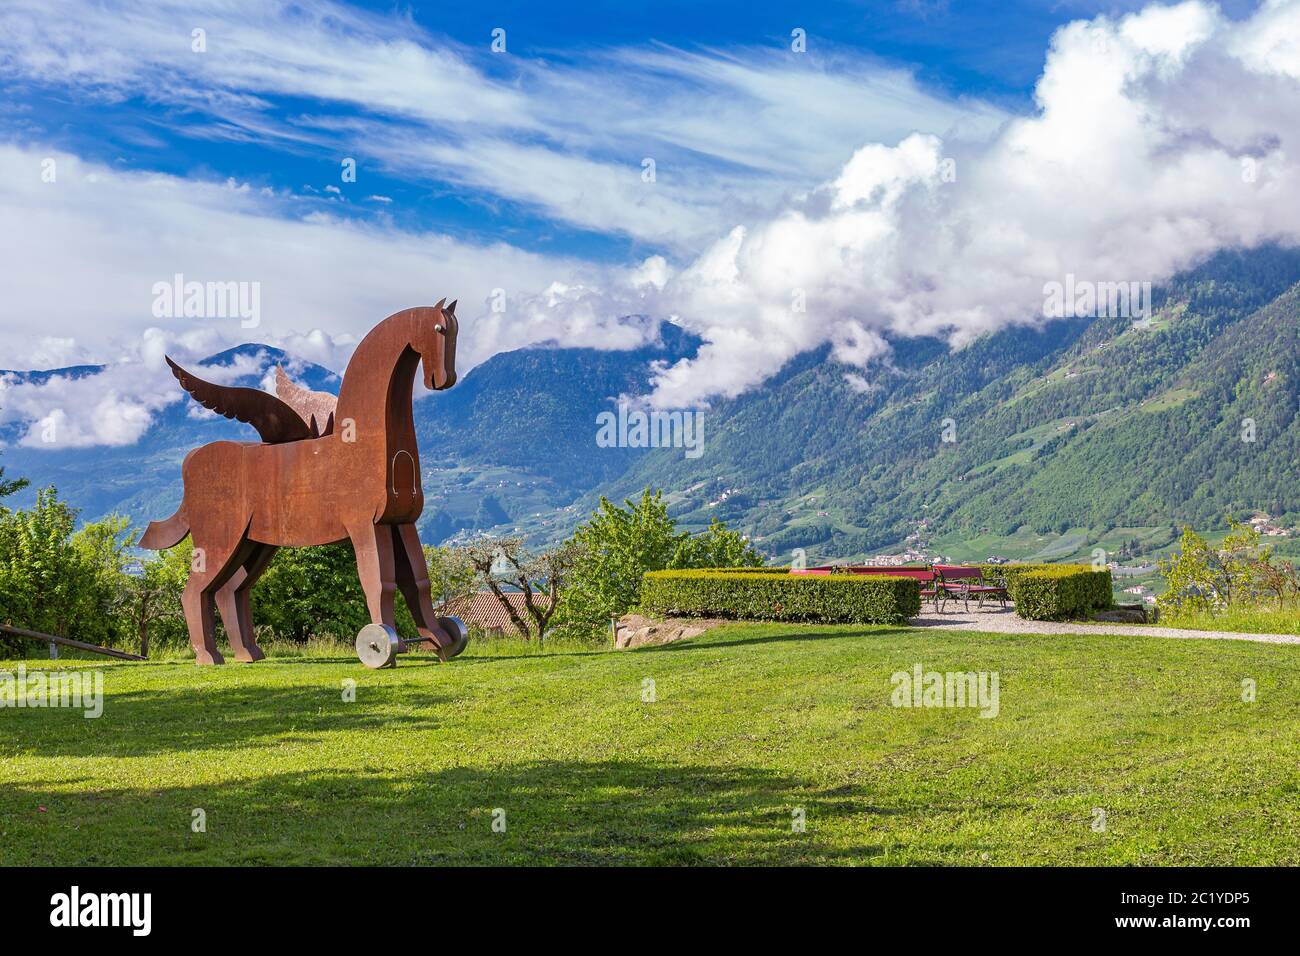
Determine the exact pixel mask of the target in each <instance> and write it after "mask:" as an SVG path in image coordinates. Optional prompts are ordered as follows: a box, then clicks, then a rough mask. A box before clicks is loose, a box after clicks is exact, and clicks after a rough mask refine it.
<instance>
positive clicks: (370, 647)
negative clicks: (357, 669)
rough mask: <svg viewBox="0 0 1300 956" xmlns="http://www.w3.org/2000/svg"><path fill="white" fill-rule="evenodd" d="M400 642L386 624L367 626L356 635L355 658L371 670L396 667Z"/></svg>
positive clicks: (395, 633) (394, 632)
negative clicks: (359, 659)
mask: <svg viewBox="0 0 1300 956" xmlns="http://www.w3.org/2000/svg"><path fill="white" fill-rule="evenodd" d="M401 646H402V641H401V639H400V638H399V637H398V636H397V632H396V631H395V630H393V629H392V628H391V627H389V626H388V625H386V624H367V625H366V626H365V627H363V628H362V629H361V630H360V631H359V632H358V633H357V657H359V658H361V663H363V664H365V665H366V666H367V667H369V668H371V669H372V670H377V669H379V668H381V667H396V666H397V652H398V651H399V650H400V649H401Z"/></svg>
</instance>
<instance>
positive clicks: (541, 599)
mask: <svg viewBox="0 0 1300 956" xmlns="http://www.w3.org/2000/svg"><path fill="white" fill-rule="evenodd" d="M502 596H503V597H505V599H506V600H507V601H509V602H510V604H511V606H512V607H513V608H514V609H515V613H516V614H518V615H519V617H520V618H521V619H522V620H524V621H529V618H528V608H527V606H526V605H525V604H524V595H523V592H522V591H503V592H502ZM550 603H551V599H550V598H549V597H547V596H546V595H545V594H534V595H533V605H534V606H535V607H548V606H549V605H550ZM439 613H441V614H446V615H450V616H451V617H458V618H460V619H461V620H462V621H464V622H465V624H466V625H468V626H469V627H472V628H476V629H478V630H481V631H485V632H487V633H488V634H491V635H494V636H500V635H502V634H505V633H506V632H508V631H510V632H513V631H514V630H515V626H514V624H513V623H512V622H511V620H510V615H509V614H507V613H506V609H505V608H504V607H503V606H502V604H501V601H500V599H499V598H497V596H496V595H495V594H493V593H492V592H491V591H478V592H476V593H474V594H471V595H470V596H469V597H462V598H455V599H453V600H451V601H448V602H447V603H446V604H444V605H443V606H442V607H441V608H439ZM529 623H532V622H531V621H529Z"/></svg>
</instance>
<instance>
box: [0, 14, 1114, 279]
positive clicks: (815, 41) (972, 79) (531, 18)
mask: <svg viewBox="0 0 1300 956" xmlns="http://www.w3.org/2000/svg"><path fill="white" fill-rule="evenodd" d="M350 6H351V7H352V8H354V9H357V10H365V11H369V12H371V13H373V14H374V15H375V16H376V17H377V18H382V19H386V20H389V21H390V22H393V23H395V24H399V23H401V22H402V21H403V20H404V19H407V18H409V20H410V21H411V22H412V23H413V24H415V25H417V26H418V28H419V29H420V30H421V31H424V33H423V40H424V41H425V42H427V43H429V44H430V45H431V46H432V45H434V44H437V43H439V42H441V41H450V42H452V43H454V44H456V45H457V49H458V52H459V53H460V54H461V55H462V56H464V57H465V59H466V60H467V61H468V62H471V63H473V64H474V66H475V67H477V68H478V69H480V70H482V72H483V73H484V74H485V75H486V76H490V77H494V78H497V79H499V80H500V81H501V82H503V83H507V84H509V83H512V82H516V81H517V80H518V78H519V76H520V64H519V61H520V60H524V61H528V62H529V64H532V65H536V64H543V65H544V64H554V65H562V66H567V67H573V68H577V69H581V68H582V64H583V63H584V60H585V59H586V58H589V57H593V56H600V55H602V54H604V53H607V52H608V51H610V50H616V49H619V48H633V49H655V48H663V47H667V48H672V49H675V50H681V51H699V52H704V53H707V54H719V55H726V54H728V52H733V53H738V54H739V55H741V56H746V57H749V56H751V55H752V54H753V53H754V52H755V50H756V49H758V50H766V51H768V52H772V53H779V54H781V55H784V54H785V53H786V51H787V50H788V47H789V45H790V42H791V30H792V29H793V28H795V27H801V28H803V29H804V30H806V31H807V33H808V35H809V41H808V47H809V50H808V56H807V57H806V59H807V61H808V63H809V64H810V69H814V70H815V69H822V68H826V69H830V70H832V71H833V70H834V69H835V66H834V64H835V63H836V62H837V61H839V60H846V61H848V62H853V63H855V64H856V65H857V66H858V67H859V68H867V67H869V66H872V65H878V66H880V67H887V68H894V69H900V70H905V71H907V72H909V73H911V74H913V75H914V76H915V77H916V80H917V86H918V88H919V89H924V90H927V91H929V92H931V93H932V94H933V95H935V96H936V97H941V98H944V99H950V100H955V99H959V98H961V97H976V98H979V99H981V100H985V101H987V102H989V103H990V104H996V105H997V106H999V107H1001V108H1003V109H1005V110H1007V111H1008V112H1021V111H1027V110H1029V109H1030V108H1031V95H1032V89H1033V85H1034V82H1035V81H1036V80H1037V78H1038V76H1039V74H1040V72H1041V70H1042V66H1043V56H1044V50H1045V49H1046V47H1047V43H1048V40H1049V38H1050V36H1051V34H1052V32H1053V31H1054V30H1055V29H1056V28H1057V27H1058V26H1060V25H1061V24H1062V23H1065V22H1068V21H1069V20H1072V19H1077V18H1079V17H1081V16H1090V15H1093V14H1095V13H1097V12H1123V11H1125V10H1128V9H1133V8H1136V7H1138V6H1140V4H1137V3H1129V4H1123V3H1120V4H1115V3H1094V2H1088V0H1063V2H1046V0H1010V2H983V0H981V2H965V3H961V2H931V0H901V2H862V3H820V4H817V3H812V4H798V5H792V4H790V3H773V2H752V3H751V2H742V3H709V4H701V3H696V2H655V3H650V4H636V3H619V2H597V3H561V4H537V3H528V2H513V3H483V4H480V3H474V4H464V5H459V4H451V3H437V4H429V3H424V4H419V3H417V4H410V5H404V4H403V5H395V4H392V3H375V2H358V3H353V4H350ZM192 19H193V20H194V22H195V23H196V24H199V25H201V24H202V22H203V20H204V18H203V17H202V15H201V14H197V13H196V15H195V16H194V17H193V18H192ZM157 22H158V27H159V29H173V30H176V31H177V42H181V40H183V39H184V38H183V36H182V35H183V34H184V33H185V32H186V31H185V30H184V29H183V26H184V21H181V20H178V19H173V18H171V17H170V16H169V17H168V18H167V19H161V18H160V19H159V20H158V21H157ZM498 27H500V28H502V29H505V30H506V31H507V50H508V55H507V56H494V55H492V54H491V53H490V52H489V49H488V48H489V43H490V41H491V33H492V30H493V29H495V28H498ZM209 41H210V43H211V46H210V51H209V52H210V54H211V55H213V56H219V55H220V45H221V43H222V41H223V37H222V36H221V34H220V33H219V32H215V31H214V32H213V33H212V35H211V36H210V37H209ZM684 85H685V84H684ZM3 88H4V92H5V94H6V97H8V98H11V99H12V100H14V101H17V102H19V103H21V104H23V105H24V106H26V107H28V108H29V109H25V110H23V111H22V112H20V113H18V114H17V115H12V114H11V115H10V116H8V117H4V127H3V129H4V131H5V132H7V133H8V134H9V135H11V136H13V135H22V136H26V137H31V138H39V139H40V140H41V141H42V142H46V143H51V144H54V145H57V146H59V147H61V148H64V149H68V150H70V151H73V152H76V153H77V154H78V155H80V156H83V157H85V158H87V159H93V160H98V161H100V162H102V163H105V164H109V165H113V166H116V167H118V168H134V169H148V170H157V171H161V172H165V173H170V174H173V175H177V176H184V177H189V178H205V179H224V178H226V177H234V178H236V179H237V180H239V181H241V182H249V183H253V184H255V185H259V186H261V185H265V186H271V187H273V188H275V189H283V190H290V191H294V192H309V191H310V189H311V188H315V189H324V188H325V187H326V186H328V185H340V186H341V184H339V183H338V176H337V170H336V168H335V163H334V162H333V160H334V157H333V156H332V155H330V156H325V155H322V154H321V152H320V151H319V150H317V149H315V148H314V147H312V146H306V145H303V144H291V143H286V142H284V141H283V140H281V139H279V138H277V137H273V136H258V135H257V134H256V132H254V131H252V130H249V129H244V130H243V131H242V134H241V137H240V138H235V136H234V131H233V130H229V131H227V133H226V134H225V135H221V134H215V135H214V129H219V128H221V124H222V122H223V118H222V117H221V115H220V113H219V112H216V113H214V112H211V111H207V110H204V109H203V108H202V107H201V106H199V105H198V104H195V103H186V104H178V103H176V102H168V99H169V98H168V97H167V96H166V95H165V92H160V91H159V90H158V89H157V88H156V87H146V88H143V89H124V90H121V91H114V92H113V93H112V94H110V95H104V94H103V93H102V92H101V93H100V94H99V95H95V93H96V91H95V90H94V86H93V85H91V86H89V87H87V86H72V87H70V86H69V85H68V84H66V83H64V82H61V80H60V78H58V77H53V78H50V77H46V78H36V77H30V76H29V77H25V78H21V79H15V78H10V79H9V80H8V81H7V82H6V83H5V84H4V87H3ZM88 92H89V93H90V94H91V95H87V93H88ZM256 92H257V95H258V96H259V97H262V98H263V99H264V100H265V108H264V110H259V112H262V113H264V114H265V115H267V116H270V117H276V118H280V119H284V120H287V121H290V122H291V121H292V120H293V118H294V117H295V116H298V115H301V114H310V115H312V116H314V117H317V118H321V117H334V118H336V119H337V120H339V121H340V122H342V121H346V120H348V119H365V118H366V117H367V115H368V114H369V113H370V110H369V109H368V108H367V107H366V106H365V105H363V104H356V103H352V104H349V103H342V102H339V101H335V100H330V99H327V98H322V97H313V96H308V95H298V96H295V95H286V94H285V93H281V92H271V91H267V90H257V91H256ZM244 137H247V138H244ZM338 142H339V144H340V146H341V147H342V150H341V151H342V152H346V153H348V154H349V155H350V154H353V153H356V154H357V155H358V156H360V157H364V156H365V154H366V148H365V145H364V142H361V141H354V142H349V140H348V138H347V137H346V136H342V137H340V138H339V140H338ZM634 153H635V151H633V153H630V154H629V162H630V163H632V164H635V162H636V161H637V160H638V157H637V156H635V155H634ZM794 185H802V184H798V183H795V184H794ZM348 192H349V193H350V194H360V193H364V195H366V196H368V195H382V196H386V197H388V198H391V199H392V200H393V202H392V203H391V204H389V203H379V204H378V205H376V204H375V203H373V202H372V203H369V204H367V203H366V201H365V199H364V198H363V196H353V197H350V198H353V200H354V202H355V206H354V207H353V208H348V209H347V210H346V213H347V214H349V215H358V216H365V215H373V214H382V215H384V216H385V217H392V218H393V220H394V221H396V222H397V223H398V224H400V225H403V226H406V227H409V228H437V229H439V230H440V231H447V232H450V233H452V234H455V235H466V236H489V237H491V238H506V239H508V240H509V241H511V242H512V243H514V244H517V245H520V246H523V247H526V248H535V249H547V250H560V251H563V252H565V253H572V254H576V255H581V256H583V257H588V258H593V259H597V260H604V261H610V260H619V259H624V258H626V257H628V256H633V255H641V254H645V253H646V252H647V251H653V250H657V249H662V246H661V245H660V244H657V243H655V242H653V241H648V242H647V241H640V242H638V241H636V238H635V237H628V236H624V235H619V234H618V233H617V232H612V231H607V230H604V229H593V228H581V227H580V226H576V225H575V224H573V223H568V222H565V221H563V220H557V219H555V218H554V217H551V216H547V215H546V214H545V213H544V212H541V211H539V210H537V209H536V208H535V207H533V206H531V205H530V204H528V203H527V202H521V201H518V200H515V199H512V198H511V197H509V196H503V195H501V194H499V193H497V192H494V191H492V190H490V189H484V188H481V187H480V188H470V189H467V188H465V186H464V184H462V183H457V182H454V181H447V180H444V179H440V178H439V177H438V176H437V175H436V174H433V175H429V176H419V177H413V176H410V175H403V174H402V171H400V170H394V169H391V168H385V167H383V166H372V167H369V168H367V169H366V170H365V174H364V176H363V177H362V183H361V188H358V189H349V190H348Z"/></svg>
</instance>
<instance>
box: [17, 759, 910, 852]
mask: <svg viewBox="0 0 1300 956" xmlns="http://www.w3.org/2000/svg"><path fill="white" fill-rule="evenodd" d="M66 786H67V783H66V782H60V783H59V784H58V785H57V786H52V787H50V788H46V787H43V786H42V785H41V784H40V783H39V782H37V783H30V782H24V783H21V784H18V783H11V784H5V785H0V809H3V810H5V811H7V812H8V813H9V814H10V815H12V817H13V819H14V820H15V821H16V822H18V821H29V822H30V824H31V825H30V826H28V825H27V824H25V823H24V824H23V825H22V826H20V827H16V828H14V829H16V830H18V831H19V839H18V840H17V842H16V843H15V842H13V841H8V842H6V844H5V845H3V846H0V864H4V865H16V864H18V863H22V864H24V865H32V864H36V865H71V864H77V865H87V864H88V865H101V864H112V865H124V864H176V863H208V864H234V865H266V864H288V865H294V864H299V865H301V864H307V865H314V864H335V865H337V864H366V865H371V864H384V865H433V864H453V865H454V864H461V865H466V864H468V865H478V864H496V865H500V864H526V865H551V864H560V865H611V864H634V865H672V864H727V865H742V866H754V865H770V864H792V863H795V864H836V863H846V864H852V863H864V862H870V861H871V860H873V859H874V858H876V857H879V856H881V854H882V853H883V852H884V850H883V848H882V847H881V846H880V845H879V844H878V843H876V842H874V841H873V840H871V839H863V838H859V839H858V840H856V841H854V842H851V843H850V844H848V845H846V844H845V843H844V841H843V839H842V837H841V838H839V839H836V840H831V839H828V838H824V837H822V836H819V831H828V830H830V829H831V827H832V826H833V824H835V823H836V822H843V821H845V820H847V819H848V818H858V819H857V824H858V825H859V826H864V825H869V820H870V818H871V817H873V816H877V817H883V816H889V815H897V814H912V813H916V814H920V813H922V812H924V811H923V809H922V808H906V807H903V808H899V807H886V806H880V805H878V804H877V802H875V801H873V799H872V794H870V793H868V792H867V791H865V790H863V789H860V788H856V787H854V788H847V787H843V786H841V787H837V788H834V789H832V790H827V789H819V788H818V786H817V785H816V784H814V783H811V782H810V781H808V780H804V779H799V778H796V777H793V776H789V775H783V774H780V773H777V772H774V771H771V770H767V769H762V768H758V767H752V766H712V765H705V764H691V765H676V764H658V763H652V762H645V761H637V760H609V761H582V760H538V761H523V762H519V763H514V764H509V765H505V766H499V767H494V768H482V767H468V766H460V767H449V768H444V769H440V770H436V771H430V772H424V773H415V774H410V775H397V774H393V773H391V772H386V771H384V770H362V769H359V770H357V771H354V772H340V771H329V772H296V773H281V774H276V775H269V776H264V777H259V778H256V779H252V780H245V781H227V782H224V783H221V784H215V785H200V786H193V787H171V788H153V787H148V786H140V787H134V788H120V789H114V790H110V791H103V790H100V791H96V792H93V793H85V792H79V793H75V794H70V793H67V792H66V791H65V790H64V789H63V788H64V787H66ZM38 808H44V810H43V812H38ZM195 808H201V809H202V810H203V812H204V816H205V819H206V832H204V833H197V834H196V833H194V832H193V831H192V828H191V826H190V823H191V819H192V817H193V812H194V809H195ZM797 811H801V812H802V817H800V816H799V814H798V812H797ZM798 819H802V820H803V821H805V822H806V827H805V829H803V830H802V831H801V830H800V829H799V826H798V824H797V823H796V822H795V821H796V820H798ZM123 820H126V821H129V825H127V826H126V827H125V828H123V822H122V821H123ZM494 824H495V827H494ZM864 828H865V827H864Z"/></svg>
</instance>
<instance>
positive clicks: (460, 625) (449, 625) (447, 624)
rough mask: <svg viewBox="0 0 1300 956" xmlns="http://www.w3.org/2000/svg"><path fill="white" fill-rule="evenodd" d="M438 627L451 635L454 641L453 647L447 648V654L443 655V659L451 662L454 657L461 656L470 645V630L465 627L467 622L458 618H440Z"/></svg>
mask: <svg viewBox="0 0 1300 956" xmlns="http://www.w3.org/2000/svg"><path fill="white" fill-rule="evenodd" d="M438 626H439V627H440V628H442V629H443V630H444V631H446V632H447V633H448V634H450V635H451V636H452V639H453V641H454V643H453V644H452V645H451V647H449V648H447V653H446V654H444V655H443V657H442V659H443V660H445V661H449V660H451V659H452V658H453V657H458V656H460V653H461V652H462V651H463V650H465V648H466V646H468V644H469V628H467V627H466V626H465V622H464V621H462V620H461V619H460V618H458V617H440V618H438Z"/></svg>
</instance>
